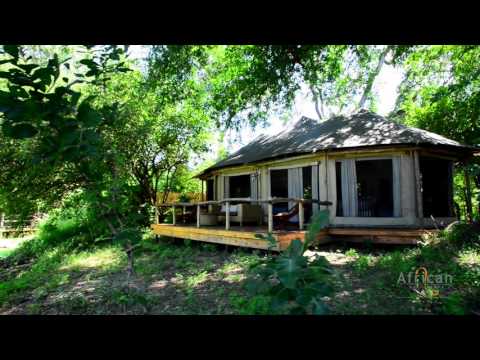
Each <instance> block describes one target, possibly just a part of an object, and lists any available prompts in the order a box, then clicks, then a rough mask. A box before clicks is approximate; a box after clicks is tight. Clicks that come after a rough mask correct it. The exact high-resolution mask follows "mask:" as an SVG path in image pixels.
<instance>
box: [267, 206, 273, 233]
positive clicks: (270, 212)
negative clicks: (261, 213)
mask: <svg viewBox="0 0 480 360" xmlns="http://www.w3.org/2000/svg"><path fill="white" fill-rule="evenodd" d="M268 232H269V233H271V232H273V205H272V203H268Z"/></svg>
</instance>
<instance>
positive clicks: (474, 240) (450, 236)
mask: <svg viewBox="0 0 480 360" xmlns="http://www.w3.org/2000/svg"><path fill="white" fill-rule="evenodd" d="M439 237H440V238H441V239H442V238H443V239H444V240H445V241H447V242H448V243H450V244H453V245H456V246H462V245H466V246H472V245H474V246H480V224H467V223H463V222H458V223H455V224H452V225H451V226H449V227H448V228H447V229H445V230H444V231H443V232H441V233H440V235H439Z"/></svg>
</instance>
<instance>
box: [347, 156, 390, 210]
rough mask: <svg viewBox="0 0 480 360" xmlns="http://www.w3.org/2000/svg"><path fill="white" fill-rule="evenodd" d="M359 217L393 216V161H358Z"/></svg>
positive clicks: (356, 164)
mask: <svg viewBox="0 0 480 360" xmlns="http://www.w3.org/2000/svg"><path fill="white" fill-rule="evenodd" d="M355 166H356V174H357V199H358V205H357V206H358V216H361V217H392V216H393V168H392V160H390V159H388V160H357V161H356V163H355Z"/></svg>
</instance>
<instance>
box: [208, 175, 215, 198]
mask: <svg viewBox="0 0 480 360" xmlns="http://www.w3.org/2000/svg"><path fill="white" fill-rule="evenodd" d="M213 198H214V187H213V179H208V180H207V201H211V200H213Z"/></svg>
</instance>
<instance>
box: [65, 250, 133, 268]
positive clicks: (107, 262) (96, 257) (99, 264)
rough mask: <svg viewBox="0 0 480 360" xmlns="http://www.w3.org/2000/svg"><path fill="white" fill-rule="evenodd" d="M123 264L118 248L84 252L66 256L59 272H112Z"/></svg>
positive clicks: (123, 257) (122, 257) (123, 258)
mask: <svg viewBox="0 0 480 360" xmlns="http://www.w3.org/2000/svg"><path fill="white" fill-rule="evenodd" d="M124 263H125V254H124V253H123V252H122V251H121V249H120V248H118V247H113V246H112V247H108V248H104V249H96V250H94V251H84V252H80V253H77V254H72V255H68V256H67V257H66V259H65V261H64V263H63V264H62V266H61V267H60V270H66V271H72V270H88V269H97V270H113V269H117V268H119V267H120V266H121V265H122V264H124Z"/></svg>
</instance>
